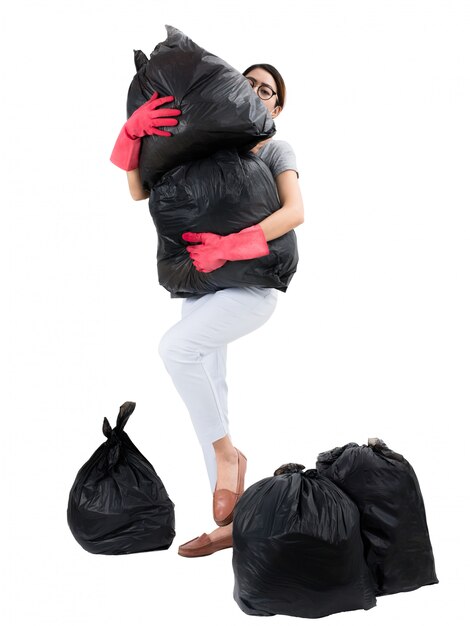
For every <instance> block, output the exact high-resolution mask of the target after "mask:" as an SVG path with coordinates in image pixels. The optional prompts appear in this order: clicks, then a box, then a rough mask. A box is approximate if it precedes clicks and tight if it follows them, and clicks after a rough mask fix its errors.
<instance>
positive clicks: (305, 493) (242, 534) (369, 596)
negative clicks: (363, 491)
mask: <svg viewBox="0 0 470 626" xmlns="http://www.w3.org/2000/svg"><path fill="white" fill-rule="evenodd" d="M302 469H304V466H303V465H298V464H296V463H288V464H286V465H284V466H281V467H280V468H278V469H277V470H276V472H275V473H274V476H273V477H270V478H265V479H262V480H260V481H258V482H257V483H255V484H253V485H251V486H250V487H248V488H247V489H246V490H245V491H244V493H243V494H242V495H241V497H240V500H239V501H238V502H237V504H236V507H235V510H234V518H233V557H232V564H233V570H234V574H235V586H234V592H233V597H234V599H235V601H236V602H237V604H238V605H239V607H240V608H241V610H242V611H243V612H244V613H247V614H249V615H275V614H282V615H292V616H294V617H324V616H326V615H330V614H332V613H339V612H342V611H351V610H354V609H366V610H367V609H370V608H372V607H374V606H375V605H376V599H375V597H374V593H373V586H372V581H371V580H370V574H369V572H368V569H367V565H366V563H365V561H364V555H363V545H362V540H361V534H360V527H359V512H358V510H357V507H356V505H355V504H354V502H352V500H351V499H350V498H349V497H348V496H347V495H346V494H345V493H344V492H343V491H341V489H339V488H338V487H337V486H336V485H335V484H334V483H333V482H331V481H330V480H328V479H327V478H325V477H324V476H321V475H320V474H318V473H317V471H316V470H315V469H310V470H307V471H305V472H302Z"/></svg>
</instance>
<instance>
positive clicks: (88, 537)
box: [67, 402, 175, 554]
mask: <svg viewBox="0 0 470 626" xmlns="http://www.w3.org/2000/svg"><path fill="white" fill-rule="evenodd" d="M134 409H135V402H125V403H124V404H123V405H122V406H121V408H120V411H119V416H118V418H117V423H116V427H115V428H111V426H110V424H109V421H108V420H107V418H106V417H105V418H104V422H103V434H104V435H105V436H106V437H107V438H108V440H107V441H105V442H104V443H103V444H101V445H100V447H99V448H98V449H97V450H96V451H95V453H94V454H93V455H92V456H91V457H90V459H89V460H88V461H87V462H86V463H85V465H83V467H82V468H81V469H80V470H79V472H78V474H77V477H76V479H75V482H74V483H73V486H72V489H71V490H70V495H69V501H68V507H67V521H68V524H69V527H70V530H71V531H72V534H73V536H74V537H75V539H76V540H77V541H78V543H79V544H80V545H81V546H82V548H84V549H85V550H87V551H88V552H92V553H93V554H131V553H134V552H147V551H149V550H166V549H168V548H169V547H170V546H171V544H172V542H173V539H174V537H175V513H174V504H173V502H172V501H171V500H170V498H169V497H168V494H167V492H166V489H165V487H164V486H163V483H162V481H161V479H160V478H159V476H158V475H157V474H156V472H155V469H154V468H153V466H152V465H151V463H149V461H148V460H147V459H146V458H145V457H144V456H143V455H142V454H141V453H140V452H139V450H138V449H137V448H136V447H135V445H134V444H133V443H132V441H131V440H130V439H129V437H128V436H127V434H126V433H125V432H124V426H125V425H126V422H127V420H128V419H129V416H130V415H131V413H132V412H133V411H134Z"/></svg>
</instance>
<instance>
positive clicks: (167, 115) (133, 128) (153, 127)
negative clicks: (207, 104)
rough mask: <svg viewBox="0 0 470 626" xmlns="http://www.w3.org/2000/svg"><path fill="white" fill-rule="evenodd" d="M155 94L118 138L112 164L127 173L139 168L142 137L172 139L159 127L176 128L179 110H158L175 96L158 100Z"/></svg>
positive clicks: (131, 118) (129, 121)
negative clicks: (153, 136) (158, 136)
mask: <svg viewBox="0 0 470 626" xmlns="http://www.w3.org/2000/svg"><path fill="white" fill-rule="evenodd" d="M157 98H158V93H157V92H155V93H154V94H153V95H152V97H151V98H150V99H149V100H147V102H144V104H143V105H142V106H140V107H139V108H138V109H136V110H135V111H134V113H133V114H132V115H131V116H130V118H129V119H128V120H127V122H126V123H125V124H124V126H123V127H122V129H121V132H120V133H119V137H118V138H117V141H116V144H115V146H114V149H113V152H112V154H111V162H112V163H114V165H117V166H118V167H120V168H121V169H123V170H126V172H129V171H130V170H135V169H136V168H137V167H139V152H140V145H141V141H142V137H144V136H145V135H160V136H161V137H171V133H170V132H168V131H166V130H158V127H159V126H176V124H178V120H176V119H175V118H174V117H171V116H172V115H180V113H181V111H180V110H179V109H156V108H155V107H159V106H161V105H162V104H165V103H166V102H171V101H172V100H174V99H175V97H174V96H164V97H163V98H158V100H157Z"/></svg>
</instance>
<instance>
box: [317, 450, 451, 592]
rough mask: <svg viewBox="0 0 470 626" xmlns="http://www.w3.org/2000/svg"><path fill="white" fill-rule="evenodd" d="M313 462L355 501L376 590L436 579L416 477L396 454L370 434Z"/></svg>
mask: <svg viewBox="0 0 470 626" xmlns="http://www.w3.org/2000/svg"><path fill="white" fill-rule="evenodd" d="M316 467H317V470H318V471H319V472H320V473H321V474H322V476H325V477H327V478H330V479H331V480H332V481H333V482H334V483H336V484H337V485H338V486H339V487H341V489H343V491H345V492H346V493H347V494H348V495H349V496H350V497H351V498H352V499H353V500H354V502H355V503H356V504H357V506H358V509H359V511H360V513H361V529H362V536H363V541H364V549H365V558H366V561H367V564H368V566H369V568H370V571H371V574H372V577H373V580H374V584H375V595H376V596H383V595H386V594H392V593H398V592H401V591H412V590H413V589H417V588H418V587H421V586H423V585H432V584H434V583H438V582H439V581H438V579H437V577H436V571H435V568H434V556H433V552H432V547H431V541H430V538H429V532H428V526H427V522H426V513H425V508H424V501H423V496H422V494H421V490H420V487H419V483H418V478H417V476H416V474H415V472H414V470H413V468H412V467H411V465H410V463H409V462H408V461H407V460H406V459H405V458H404V457H403V456H402V455H401V454H398V453H396V452H394V451H393V450H390V448H388V447H387V445H386V444H385V443H384V442H383V441H382V440H381V439H370V440H369V445H362V446H359V445H358V444H357V443H348V444H346V445H345V446H342V447H338V448H334V449H332V450H329V451H327V452H322V453H321V454H319V455H318V460H317V464H316Z"/></svg>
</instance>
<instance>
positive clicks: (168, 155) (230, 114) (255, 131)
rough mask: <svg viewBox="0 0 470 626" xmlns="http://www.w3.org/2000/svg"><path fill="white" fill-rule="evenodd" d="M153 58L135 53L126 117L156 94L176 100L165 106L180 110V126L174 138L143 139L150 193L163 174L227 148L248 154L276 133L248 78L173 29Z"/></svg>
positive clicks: (143, 161)
mask: <svg viewBox="0 0 470 626" xmlns="http://www.w3.org/2000/svg"><path fill="white" fill-rule="evenodd" d="M165 28H166V31H167V38H166V40H165V41H162V42H161V43H159V44H158V45H157V46H156V47H155V49H154V51H153V52H152V53H151V55H150V59H148V58H147V57H146V55H145V54H144V53H143V52H142V51H141V50H134V62H135V66H136V69H137V73H136V75H135V76H134V78H133V80H132V82H131V84H130V87H129V91H128V96H127V115H128V117H130V115H132V113H133V112H134V111H135V110H136V109H137V108H138V107H139V106H141V105H142V104H144V102H146V101H147V100H148V99H149V98H150V96H151V95H152V94H153V92H154V91H157V92H158V95H159V97H162V96H174V100H173V101H172V102H170V103H168V104H164V105H163V107H162V108H176V109H180V110H181V115H178V116H177V119H178V125H177V126H172V127H166V128H164V130H167V131H169V132H171V133H172V136H171V137H161V136H158V135H149V136H147V137H144V138H143V140H142V147H141V152H140V157H139V169H140V175H141V179H142V184H143V186H144V188H146V189H147V190H150V189H151V188H152V187H153V185H154V184H155V183H156V182H157V180H158V179H159V178H160V176H161V175H162V174H163V173H164V172H166V171H168V170H170V169H172V168H173V167H175V166H177V165H181V164H182V163H184V162H186V161H192V160H194V159H199V158H203V157H206V156H209V155H210V154H212V153H213V152H216V151H217V150H221V149H224V148H240V149H242V150H245V151H246V150H249V149H250V148H253V147H254V146H255V145H256V144H257V143H259V142H260V141H262V140H263V139H268V138H269V137H272V136H273V135H274V134H275V132H276V127H275V124H274V122H273V119H272V117H271V115H270V113H269V111H268V110H267V109H266V107H265V106H264V104H263V103H262V102H261V100H260V99H259V98H258V96H257V95H256V94H255V92H254V91H253V89H252V87H251V85H250V84H249V82H248V81H247V80H246V78H245V77H244V76H243V74H241V72H239V71H238V70H236V69H235V68H234V67H232V66H231V65H229V64H228V63H227V62H226V61H224V60H223V59H221V58H219V57H217V56H215V55H214V54H212V53H211V52H208V51H207V50H204V48H201V47H200V46H198V45H197V44H196V43H194V41H192V40H191V39H190V38H189V37H188V36H187V35H185V34H184V33H182V32H181V31H180V30H178V29H177V28H174V27H173V26H168V25H165Z"/></svg>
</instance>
